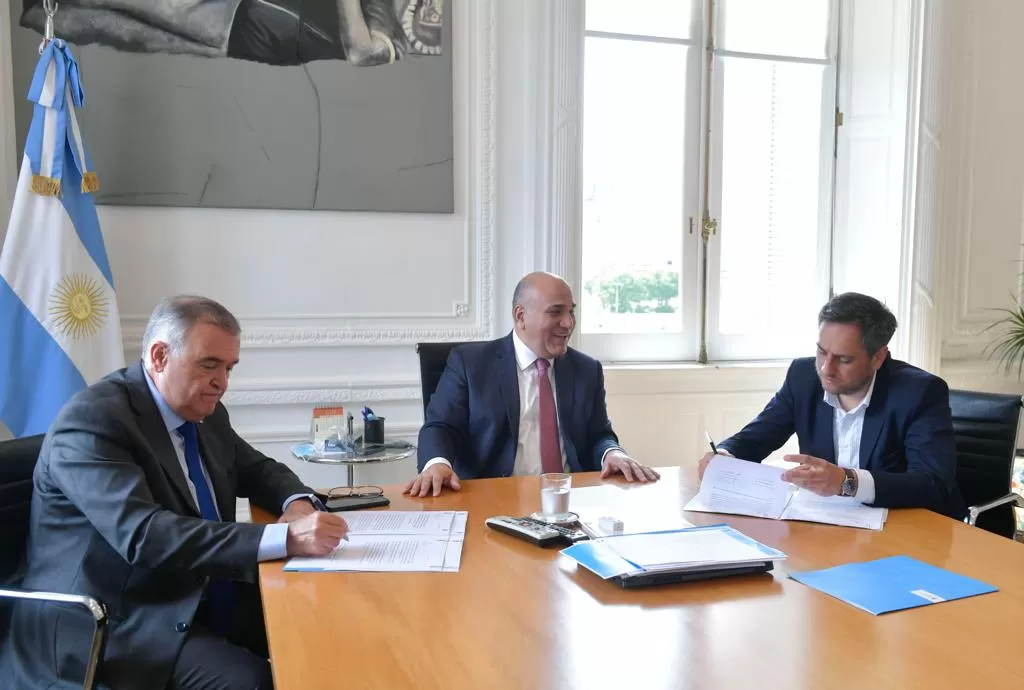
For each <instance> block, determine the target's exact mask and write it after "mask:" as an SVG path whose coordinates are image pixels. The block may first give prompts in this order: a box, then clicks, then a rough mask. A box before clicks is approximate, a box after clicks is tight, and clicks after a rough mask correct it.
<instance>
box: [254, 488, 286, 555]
mask: <svg viewBox="0 0 1024 690" xmlns="http://www.w3.org/2000/svg"><path fill="white" fill-rule="evenodd" d="M285 505H287V503H286V504H285ZM287 555H288V524H287V523H284V522H279V523H274V524H273V525H267V526H266V527H264V528H263V536H262V537H260V545H259V547H258V548H257V549H256V560H257V561H259V562H260V563H262V562H263V561H275V560H277V559H279V558H284V557H285V556H287Z"/></svg>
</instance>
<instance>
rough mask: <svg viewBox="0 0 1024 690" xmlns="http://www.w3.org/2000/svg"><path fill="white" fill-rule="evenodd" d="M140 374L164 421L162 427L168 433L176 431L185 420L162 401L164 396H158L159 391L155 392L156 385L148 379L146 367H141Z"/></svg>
mask: <svg viewBox="0 0 1024 690" xmlns="http://www.w3.org/2000/svg"><path fill="white" fill-rule="evenodd" d="M142 373H143V374H145V375H146V385H147V386H149V392H150V394H151V395H152V396H153V402H155V403H156V409H158V410H160V418H161V419H163V420H164V426H166V427H167V430H168V431H177V430H178V427H179V426H181V425H182V424H184V423H185V420H184V419H182V418H181V417H179V416H178V414H177V413H176V412H175V411H174V410H172V409H171V406H170V405H168V404H167V401H166V400H164V396H162V395H160V391H159V390H157V387H156V384H155V383H153V379H151V378H150V377H149V370H148V369H146V366H145V365H143V366H142Z"/></svg>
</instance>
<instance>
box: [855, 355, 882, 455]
mask: <svg viewBox="0 0 1024 690" xmlns="http://www.w3.org/2000/svg"><path fill="white" fill-rule="evenodd" d="M888 364H889V362H888V360H886V362H885V364H883V365H882V366H881V367H880V368H879V369H878V373H877V374H876V375H875V387H874V389H873V390H872V391H871V404H869V405H868V409H866V410H864V426H863V427H862V428H861V432H860V454H859V456H858V457H859V458H860V467H861V469H864V470H866V469H870V467H871V465H870V460H871V455H872V453H874V452H875V446H876V445H878V437H879V436H880V435H881V433H882V424H883V422H884V421H885V414H884V411H885V406H886V403H887V398H888V397H889V367H888Z"/></svg>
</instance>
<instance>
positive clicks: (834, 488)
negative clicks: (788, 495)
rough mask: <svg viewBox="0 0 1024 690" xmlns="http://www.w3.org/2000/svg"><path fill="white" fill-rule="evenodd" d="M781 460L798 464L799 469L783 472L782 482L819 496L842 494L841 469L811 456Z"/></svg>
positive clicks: (789, 456)
mask: <svg viewBox="0 0 1024 690" xmlns="http://www.w3.org/2000/svg"><path fill="white" fill-rule="evenodd" d="M782 459H783V460H786V461H787V462H798V463H800V466H799V467H794V468H793V469H791V470H786V471H785V472H783V473H782V478H783V480H785V481H787V482H790V483H791V484H795V485H797V486H799V487H801V488H803V489H807V490H808V491H810V492H812V493H816V494H818V495H819V496H838V495H839V494H840V493H841V492H842V489H843V482H844V481H845V480H846V472H844V471H843V468H842V467H839V466H838V465H833V464H832V463H831V462H829V461H828V460H822V459H821V458H816V457H814V456H812V455H786V456H784V457H783V458H782Z"/></svg>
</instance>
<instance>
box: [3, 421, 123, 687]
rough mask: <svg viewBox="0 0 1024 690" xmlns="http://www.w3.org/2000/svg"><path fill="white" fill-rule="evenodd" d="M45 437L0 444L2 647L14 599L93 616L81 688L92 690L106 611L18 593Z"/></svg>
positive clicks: (76, 598)
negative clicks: (69, 606) (35, 477)
mask: <svg viewBox="0 0 1024 690" xmlns="http://www.w3.org/2000/svg"><path fill="white" fill-rule="evenodd" d="M42 444H43V437H42V436H27V437H25V438H19V439H14V440H13V441H0V644H3V642H4V640H5V639H6V637H7V632H8V627H9V625H10V618H11V613H12V610H13V604H14V601H13V600H16V599H35V600H37V601H47V602H53V603H56V604H73V605H75V606H81V607H82V608H84V609H86V610H87V611H88V612H89V613H90V614H91V615H92V617H93V620H94V621H95V624H96V627H95V628H94V630H93V636H92V648H91V649H90V651H89V664H88V666H87V667H86V669H85V680H84V682H83V683H82V687H83V688H86V689H87V690H91V689H92V688H94V687H95V683H96V668H97V666H98V665H99V660H100V657H101V656H102V654H103V643H104V641H105V640H106V635H107V609H106V607H105V606H104V605H103V604H102V603H101V602H99V601H97V600H96V599H94V598H92V597H86V596H81V595H77V594H65V593H61V592H37V591H31V590H26V589H19V588H18V587H17V586H16V585H18V584H20V582H21V576H22V564H23V562H24V559H25V546H26V542H27V540H28V527H29V509H30V506H31V503H32V470H34V469H35V466H36V459H37V458H38V457H39V449H40V447H42Z"/></svg>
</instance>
